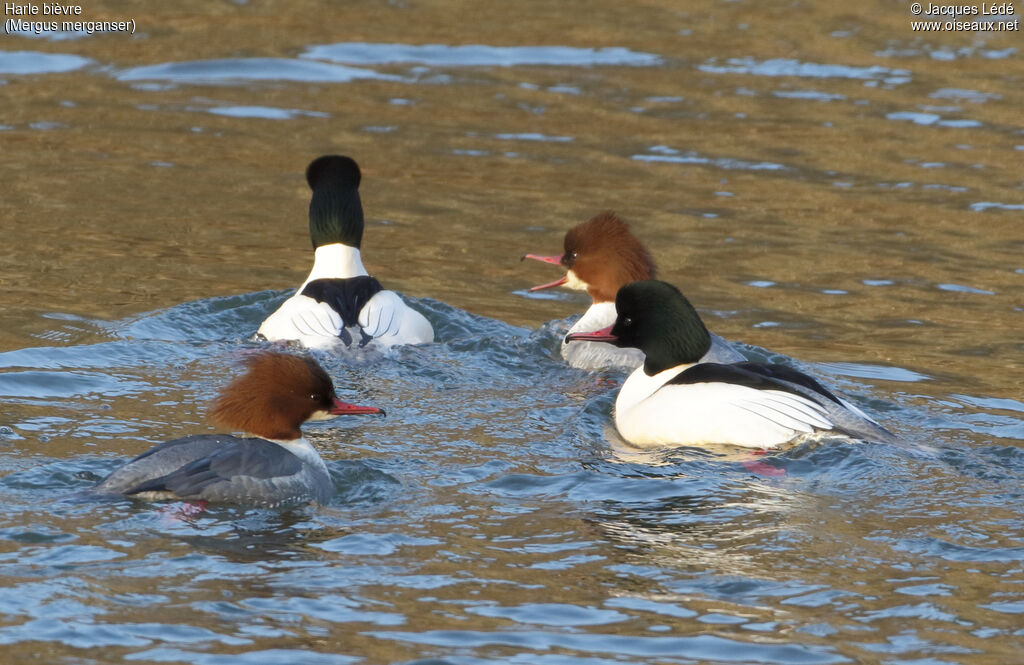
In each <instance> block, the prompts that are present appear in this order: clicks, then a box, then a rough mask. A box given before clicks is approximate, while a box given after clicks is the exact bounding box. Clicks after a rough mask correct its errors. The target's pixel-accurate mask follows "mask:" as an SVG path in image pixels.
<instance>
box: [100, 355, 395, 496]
mask: <svg viewBox="0 0 1024 665" xmlns="http://www.w3.org/2000/svg"><path fill="white" fill-rule="evenodd" d="M247 365H248V372H246V373H245V374H244V375H243V376H241V377H239V378H237V379H235V380H234V381H233V382H231V384H229V385H228V386H227V387H226V388H224V389H223V390H222V391H221V393H220V395H219V396H218V397H217V399H216V401H215V402H214V404H213V408H212V409H211V411H210V414H209V415H210V419H211V420H213V421H214V422H215V423H217V424H219V425H222V426H224V427H227V428H229V429H233V430H240V431H243V432H246V433H247V434H248V436H246V437H245V438H240V437H236V436H229V435H226V434H199V435H194V436H186V437H184V438H181V439H174V440H173V441H167V442H165V443H161V444H159V445H157V446H154V447H153V448H150V449H149V450H147V451H146V452H144V453H142V454H141V455H139V456H138V457H136V458H135V459H133V460H131V461H130V462H128V463H127V464H125V465H124V466H122V467H121V468H119V469H117V470H116V471H114V472H113V473H111V474H110V475H109V476H107V477H106V479H104V480H103V481H102V482H100V483H99V484H98V485H96V487H94V488H93V491H94V492H97V493H101V494H123V495H125V496H129V497H133V498H139V499H147V500H166V499H187V500H200V501H211V502H217V503H233V504H243V505H252V506H265V507H283V506H290V505H295V504H299V503H306V502H309V501H316V502H318V503H326V502H327V500H328V499H330V498H331V496H332V495H333V494H334V484H333V483H332V482H331V477H330V474H329V473H328V472H327V467H326V465H324V461H323V460H322V459H321V458H320V455H319V454H318V453H317V451H316V449H315V448H313V446H311V445H310V444H309V442H308V441H306V439H305V438H304V437H303V436H302V432H301V431H300V430H299V426H300V425H302V423H304V422H306V421H307V420H327V419H329V418H334V417H335V416H341V415H353V414H360V413H380V414H383V413H384V411H383V410H381V409H378V408H375V407H371V406H355V405H354V404H347V403H345V402H342V401H341V400H339V399H338V398H337V397H336V396H335V394H334V384H333V383H332V382H331V378H330V377H329V376H328V375H327V372H325V371H324V370H323V368H321V367H320V365H319V364H317V362H316V361H315V360H313V359H312V358H301V357H298V356H294V355H288V354H284V353H276V352H263V353H260V354H258V355H255V356H253V357H251V358H249V359H248V360H247Z"/></svg>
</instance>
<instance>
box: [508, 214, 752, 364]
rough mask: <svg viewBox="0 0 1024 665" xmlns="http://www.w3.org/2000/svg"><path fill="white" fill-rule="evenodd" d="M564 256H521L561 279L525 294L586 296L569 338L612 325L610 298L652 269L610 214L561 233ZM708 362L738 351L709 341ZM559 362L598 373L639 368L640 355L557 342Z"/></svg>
mask: <svg viewBox="0 0 1024 665" xmlns="http://www.w3.org/2000/svg"><path fill="white" fill-rule="evenodd" d="M564 248H565V251H564V252H563V253H562V254H560V255H558V256H538V255H536V254H527V255H525V256H524V257H523V258H524V259H534V260H536V261H543V262H544V263H551V264H554V265H561V266H564V267H565V268H566V273H565V277H562V278H561V279H556V280H555V281H553V282H550V283H548V284H541V285H540V286H535V287H533V288H531V289H530V291H531V292H533V291H540V290H541V289H550V288H552V287H555V286H565V287H566V288H569V289H575V290H577V291H586V292H587V293H588V294H589V295H590V298H591V300H592V301H593V302H592V304H591V305H590V307H589V308H588V309H587V311H586V312H585V313H584V314H583V316H582V317H580V320H579V321H577V322H576V323H575V324H573V326H572V328H570V329H569V332H570V333H576V332H585V331H588V330H594V329H595V328H604V327H606V326H609V325H611V324H612V323H613V322H614V321H615V294H616V293H618V291H619V289H620V288H621V287H622V286H624V285H626V284H629V283H630V282H635V281H639V280H643V279H654V277H655V272H656V268H655V266H654V260H653V259H651V253H650V252H648V251H647V248H646V247H644V245H643V244H642V243H641V242H640V241H639V240H637V238H636V236H634V235H633V233H632V232H631V231H630V229H629V225H628V224H626V222H624V221H622V219H620V218H619V216H618V215H616V214H615V213H614V212H610V211H607V212H602V213H599V214H597V215H595V216H594V217H591V218H590V219H588V220H587V221H585V222H583V223H582V224H578V225H576V226H574V227H573V228H571V229H569V230H568V231H566V233H565V241H564ZM711 339H712V347H711V351H710V356H709V361H711V362H738V361H741V360H744V357H743V356H742V355H740V353H739V352H738V351H736V350H735V349H733V348H732V346H730V344H729V342H727V341H725V340H724V339H722V338H721V337H719V336H718V335H714V334H712V335H711ZM562 357H563V358H565V360H566V362H568V363H569V364H570V365H571V366H573V367H579V368H581V369H600V368H602V367H628V368H630V369H632V368H634V367H637V366H639V365H640V364H641V363H643V361H644V354H643V352H642V351H640V350H638V349H629V348H616V347H614V346H612V345H610V344H606V343H604V342H587V343H583V344H567V343H566V342H565V341H563V342H562Z"/></svg>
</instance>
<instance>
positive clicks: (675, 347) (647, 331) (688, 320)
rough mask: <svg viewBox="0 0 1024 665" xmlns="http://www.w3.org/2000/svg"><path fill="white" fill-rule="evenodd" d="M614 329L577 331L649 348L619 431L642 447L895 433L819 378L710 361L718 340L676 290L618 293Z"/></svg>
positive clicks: (654, 284)
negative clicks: (826, 434) (818, 434)
mask: <svg viewBox="0 0 1024 665" xmlns="http://www.w3.org/2000/svg"><path fill="white" fill-rule="evenodd" d="M615 309H616V312H617V314H616V319H615V323H614V324H613V325H611V326H609V327H608V328H605V329H603V330H598V331H594V332H590V333H570V334H569V335H567V336H566V340H567V341H569V342H574V341H576V340H583V341H603V342H607V343H610V344H614V345H616V346H625V347H635V348H639V349H641V350H642V351H643V352H644V353H645V355H646V359H645V360H644V364H643V365H642V366H641V367H639V368H637V369H636V370H635V371H634V372H633V373H632V374H631V375H630V376H629V377H628V378H627V379H626V381H625V382H624V383H623V384H622V388H621V389H620V390H619V394H618V397H617V398H616V400H615V426H616V428H617V429H618V430H619V433H620V434H621V435H622V437H623V438H624V439H626V440H627V441H629V442H630V443H632V444H634V445H637V446H651V447H653V446H668V445H704V444H734V445H738V446H745V447H749V448H774V447H776V446H780V445H782V444H784V443H787V442H789V441H792V440H794V439H796V438H798V437H800V436H803V435H806V434H812V433H814V432H835V433H836V434H844V435H847V436H852V437H855V438H860V439H870V440H874V441H892V440H895V436H894V435H893V434H892V433H891V432H889V430H887V429H885V428H884V427H882V426H881V425H879V424H878V423H877V422H875V421H874V420H872V419H871V418H870V417H868V416H867V415H866V414H864V413H863V412H862V411H861V410H860V409H858V408H857V407H855V406H853V405H852V404H850V403H849V402H847V401H846V400H843V399H841V398H839V397H837V396H836V395H835V394H833V393H832V392H830V391H829V390H827V389H826V388H825V387H824V386H822V385H821V384H820V383H818V382H817V381H816V380H815V379H813V378H811V377H810V376H808V375H806V374H804V373H802V372H799V371H797V370H795V369H792V368H790V367H786V366H785V365H778V364H761V363H751V362H739V363H719V362H704V361H703V359H704V358H705V357H706V354H707V353H708V351H709V350H710V349H711V346H712V342H711V336H710V334H709V333H708V330H707V328H705V327H704V323H703V322H702V321H701V319H700V315H698V314H697V312H696V310H694V308H693V306H692V305H691V304H690V302H689V301H688V300H687V299H686V298H685V297H684V296H683V294H682V293H680V292H679V290H678V289H676V287H674V286H672V285H671V284H667V283H665V282H659V281H642V282H634V283H632V284H628V285H626V286H624V287H622V288H621V289H619V292H618V294H617V295H616V298H615Z"/></svg>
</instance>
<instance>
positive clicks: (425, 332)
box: [258, 155, 434, 348]
mask: <svg viewBox="0 0 1024 665" xmlns="http://www.w3.org/2000/svg"><path fill="white" fill-rule="evenodd" d="M361 179H362V175H361V173H360V171H359V166H358V165H357V164H356V163H355V160H353V159H351V158H350V157H342V156H339V155H326V156H324V157H319V158H317V159H314V160H313V161H312V162H311V163H310V165H309V166H308V167H307V168H306V182H308V183H309V187H310V189H312V190H313V197H312V199H311V200H310V202H309V237H310V239H311V240H312V241H313V249H314V259H313V269H312V270H311V271H310V272H309V277H307V278H306V281H305V282H303V283H302V286H300V287H299V290H298V291H296V292H295V295H293V296H292V297H291V298H289V299H288V300H286V301H284V303H283V304H282V305H281V306H280V307H279V308H278V309H277V311H276V312H274V313H273V314H271V315H270V316H269V317H267V319H266V320H265V321H264V322H263V323H262V324H261V325H260V328H259V331H258V334H259V335H261V336H262V337H264V338H265V339H267V340H269V341H272V342H273V341H277V340H292V341H297V342H300V343H301V344H302V345H303V346H306V347H310V348H332V347H335V346H337V344H338V341H339V340H340V341H341V343H343V344H344V345H345V346H346V347H351V346H359V347H361V346H365V345H366V344H367V343H369V342H370V341H371V340H372V341H373V342H375V343H376V344H379V345H382V346H393V345H396V344H422V343H427V342H432V341H434V329H433V328H432V327H431V325H430V322H429V321H427V319H426V318H425V317H424V316H423V315H422V314H420V313H419V312H417V311H416V310H414V309H412V308H410V307H409V306H408V305H406V304H405V303H404V302H403V301H402V298H401V297H400V296H399V295H398V294H397V293H395V292H394V291H385V290H384V289H383V288H382V287H381V285H380V282H378V281H377V280H376V279H374V278H373V277H370V276H369V274H368V273H367V272H366V268H364V267H363V261H362V258H361V256H360V253H359V248H360V245H361V244H362V240H363V204H362V202H361V201H360V199H359V182H360V180H361Z"/></svg>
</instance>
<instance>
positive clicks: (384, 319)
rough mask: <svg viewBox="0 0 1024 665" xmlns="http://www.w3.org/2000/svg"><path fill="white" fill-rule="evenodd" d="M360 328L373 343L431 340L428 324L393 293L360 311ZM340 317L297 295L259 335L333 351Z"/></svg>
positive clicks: (357, 334) (374, 299) (353, 330)
mask: <svg viewBox="0 0 1024 665" xmlns="http://www.w3.org/2000/svg"><path fill="white" fill-rule="evenodd" d="M358 323H359V328H361V329H362V331H363V332H365V333H366V335H368V336H369V337H372V338H373V339H374V342H375V343H378V344H380V345H382V346H393V345H396V344H424V343H428V342H432V341H434V329H433V328H432V327H431V325H430V322H429V321H427V319H426V318H425V317H424V316H423V315H422V314H420V313H419V312H417V311H416V310H413V309H410V308H409V307H408V306H407V305H406V304H405V302H403V301H402V298H401V297H400V296H399V295H398V294H397V293H395V292H394V291H380V292H378V293H377V294H375V295H374V296H373V297H372V298H370V301H369V302H367V303H366V304H365V305H364V306H363V309H362V310H361V311H360V312H359V319H358ZM342 326H343V322H342V320H341V316H340V315H339V314H338V313H337V312H336V311H334V310H333V309H332V308H331V307H330V306H329V305H328V304H327V303H322V302H317V301H316V300H315V299H313V298H310V297H308V296H304V295H301V294H296V295H294V296H292V297H291V298H289V299H288V300H285V301H284V303H282V304H281V306H280V307H279V308H278V309H277V311H276V312H274V313H273V314H271V315H270V316H269V317H267V319H266V320H265V321H264V322H263V323H262V324H261V325H260V328H259V331H258V332H259V334H260V335H262V336H263V337H265V338H266V339H267V340H269V341H271V342H275V341H279V340H289V341H297V342H299V343H301V344H302V345H303V346H305V347H307V348H313V349H316V348H321V349H323V348H335V347H337V345H338V344H339V343H341V340H340V338H339V336H340V335H341V331H342ZM349 332H350V333H351V334H352V339H353V340H354V341H355V344H356V345H358V343H359V341H360V337H361V334H360V332H359V330H357V329H356V328H355V327H353V328H351V329H350V331H349Z"/></svg>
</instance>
